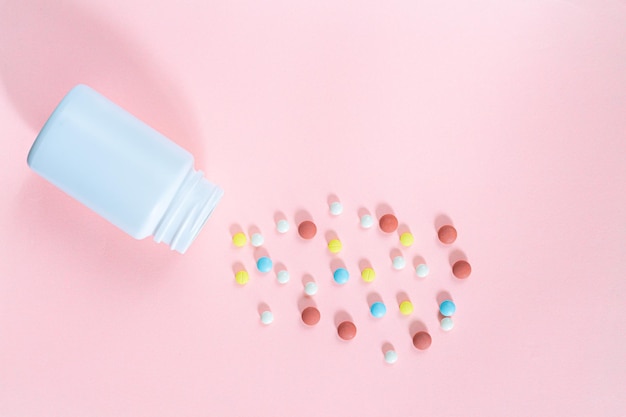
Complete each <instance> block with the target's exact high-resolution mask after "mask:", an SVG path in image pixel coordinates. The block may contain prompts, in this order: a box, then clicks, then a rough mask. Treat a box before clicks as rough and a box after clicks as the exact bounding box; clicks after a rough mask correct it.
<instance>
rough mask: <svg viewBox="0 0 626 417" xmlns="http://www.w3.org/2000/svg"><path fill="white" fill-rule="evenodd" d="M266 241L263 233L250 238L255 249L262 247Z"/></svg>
mask: <svg viewBox="0 0 626 417" xmlns="http://www.w3.org/2000/svg"><path fill="white" fill-rule="evenodd" d="M264 241H265V239H264V238H263V235H262V234H261V233H255V234H253V235H252V236H250V243H251V244H252V246H254V247H255V248H258V247H259V246H261V245H262V244H263V242H264Z"/></svg>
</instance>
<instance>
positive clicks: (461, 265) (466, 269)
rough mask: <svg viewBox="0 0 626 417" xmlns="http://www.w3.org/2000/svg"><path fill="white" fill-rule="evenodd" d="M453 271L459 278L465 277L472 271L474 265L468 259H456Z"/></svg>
mask: <svg viewBox="0 0 626 417" xmlns="http://www.w3.org/2000/svg"><path fill="white" fill-rule="evenodd" d="M452 273H453V274H454V276H455V277H457V278H459V279H465V278H467V277H469V276H470V274H471V273H472V266H471V265H470V264H469V262H467V261H456V262H455V263H454V265H452Z"/></svg>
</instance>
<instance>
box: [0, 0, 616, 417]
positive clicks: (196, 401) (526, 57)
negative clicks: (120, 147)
mask: <svg viewBox="0 0 626 417" xmlns="http://www.w3.org/2000/svg"><path fill="white" fill-rule="evenodd" d="M53 4H54V6H53ZM0 80H1V82H0V132H1V138H2V139H1V141H0V143H1V147H2V148H1V149H0V158H1V161H2V164H1V165H0V166H1V168H0V169H1V172H0V186H1V189H2V194H3V197H2V199H1V203H0V230H1V231H2V234H1V236H2V239H0V415H1V416H3V417H5V416H7V417H8V416H28V417H36V416H48V417H49V416H77V417H78V416H129V417H130V416H135V417H137V416H152V417H155V416H156V417H158V416H300V417H307V416H339V415H343V416H386V415H387V416H388V415H398V416H414V415H424V416H454V417H458V416H478V417H490V416H551V417H552V416H570V417H572V416H581V417H582V416H624V415H626V396H625V395H624V392H626V353H625V351H626V330H625V326H624V318H625V317H626V303H625V302H624V296H625V295H626V192H625V184H626V164H625V160H626V2H625V1H624V0H558V1H557V0H554V1H548V0H543V1H539V0H524V1H522V0H518V1H513V0H510V1H503V0H478V1H469V2H468V1H457V0H447V1H440V0H437V1H435V0H432V1H426V0H413V1H388V2H379V1H369V0H354V1H340V2H338V1H326V0H322V1H301V0H295V1H294V0H289V1H287V0H284V1H257V0H254V1H252V0H241V1H232V2H230V1H229V2H227V1H221V2H218V1H199V0H198V1H176V2H174V1H172V2H164V1H154V0H107V1H100V2H95V1H89V0H84V1H82V2H68V1H59V2H52V1H45V0H31V1H22V0H0ZM78 82H83V83H87V84H89V85H91V86H93V87H94V88H96V89H98V90H100V91H101V92H103V93H104V94H105V95H107V96H108V97H110V98H111V99H113V100H114V101H116V102H118V103H119V104H121V105H122V106H124V107H125V108H127V109H129V110H130V111H131V112H132V113H134V114H136V115H137V116H139V117H140V118H141V119H143V120H145V121H146V122H148V123H149V124H151V125H152V126H154V127H155V128H157V129H159V130H161V131H162V132H163V133H165V134H166V135H168V136H169V137H171V138H172V139H174V140H175V141H177V142H178V143H180V144H181V145H183V146H184V147H186V148H188V149H189V150H191V151H192V152H193V153H194V154H195V155H196V158H197V166H198V168H201V169H203V170H204V171H205V172H206V173H207V176H208V177H209V178H210V179H212V180H213V181H215V182H216V183H218V184H220V185H221V186H222V187H223V188H224V189H225V190H226V196H225V198H224V200H223V202H222V203H221V205H220V206H219V207H218V209H217V211H216V212H215V214H214V216H213V218H212V219H211V220H210V222H209V223H208V224H207V226H206V228H205V229H204V230H203V232H202V233H201V235H200V237H199V238H198V240H197V241H196V242H195V243H194V245H193V246H192V247H191V249H190V250H189V252H188V253H187V254H186V255H184V256H180V255H178V254H176V253H173V252H170V251H169V249H168V248H167V247H166V246H165V245H162V244H156V243H153V242H152V241H151V240H145V241H139V242H137V241H134V240H133V239H132V238H129V237H127V236H126V235H125V234H124V233H123V232H121V231H119V230H117V229H115V228H114V227H112V226H110V225H109V224H107V223H106V222H105V221H104V220H102V219H100V218H99V217H97V216H96V215H94V214H93V213H91V212H90V211H88V210H87V209H85V208H83V207H82V206H80V205H79V204H77V203H75V202H74V201H73V200H71V199H70V198H69V197H67V196H66V195H64V194H62V193H61V192H60V191H58V190H57V189H55V188H54V187H52V186H51V185H50V184H48V183H46V182H45V181H44V180H42V179H41V178H39V177H37V176H36V175H35V174H34V173H33V172H31V171H30V170H29V169H28V168H27V166H26V154H27V152H28V149H29V147H30V145H31V143H32V141H33V139H34V137H35V135H36V133H37V131H38V129H39V128H40V127H41V126H42V124H43V122H44V121H45V119H46V117H47V115H48V114H49V113H50V111H51V110H52V108H53V107H54V105H55V104H56V103H57V102H58V100H59V99H60V98H61V97H62V96H63V94H64V93H65V92H66V91H67V90H68V89H69V88H70V87H72V86H73V85H74V84H76V83H78ZM331 194H336V195H337V196H339V197H340V199H341V200H342V202H343V203H344V207H345V212H344V214H343V215H342V216H340V217H339V218H331V216H330V215H329V214H328V206H327V199H328V197H329V195H331ZM383 205H388V206H390V207H391V208H392V209H393V210H394V212H395V213H396V214H397V215H398V217H399V219H400V221H401V222H402V223H404V224H406V225H407V226H409V227H410V228H411V230H412V231H413V233H414V234H415V236H416V243H415V245H413V247H411V248H410V249H409V250H406V251H405V254H406V256H407V258H408V259H409V263H410V264H411V265H410V266H409V267H407V269H406V270H404V271H401V272H396V271H393V270H392V269H391V267H390V260H389V254H390V251H391V250H392V249H394V248H398V247H399V245H398V241H397V239H396V237H394V236H391V237H390V236H383V235H382V234H381V233H380V232H379V231H378V230H369V231H363V230H360V229H359V227H358V226H357V222H358V218H357V214H356V213H357V211H358V210H359V209H360V208H362V207H365V208H367V209H369V210H370V211H371V212H372V213H376V210H377V209H379V208H380V207H381V206H383ZM300 210H306V211H308V212H309V213H310V214H311V215H312V216H313V217H314V218H315V219H316V221H317V222H318V225H319V229H320V234H319V235H318V236H317V238H316V239H315V240H314V241H312V242H308V243H305V242H302V241H300V240H299V239H298V238H297V237H296V235H295V234H294V228H293V222H294V216H295V215H296V213H298V212H299V211H300ZM277 211H281V212H283V213H284V214H285V215H287V217H288V219H289V220H290V221H291V222H292V231H291V232H290V233H289V234H288V235H286V236H279V235H278V234H277V233H276V232H275V230H274V215H275V213H276V212H277ZM444 215H445V216H448V217H449V218H450V219H452V221H453V222H454V224H455V225H456V226H457V228H458V230H459V239H458V240H457V242H456V243H455V245H453V246H452V247H451V248H446V247H443V246H442V245H440V244H438V243H437V242H436V239H435V223H436V222H437V221H438V219H440V218H441V216H444ZM237 225H239V226H240V227H243V228H244V229H245V230H248V228H249V227H252V226H255V227H258V228H260V229H261V230H262V231H263V232H264V234H265V236H266V245H265V248H266V250H267V251H268V252H269V254H270V255H271V256H272V257H273V258H274V259H275V260H276V261H279V262H281V263H283V264H284V265H285V266H286V267H287V268H288V269H289V271H290V272H291V277H292V278H291V281H290V282H289V283H288V284H287V285H285V286H280V285H279V284H277V282H276V279H275V274H274V273H273V272H272V273H270V274H266V275H261V274H259V273H258V272H256V271H255V270H254V263H253V262H254V252H253V251H252V248H250V247H246V248H243V249H236V248H234V247H233V246H232V244H231V243H230V236H231V235H230V233H231V230H232V229H234V228H235V227H236V226H237ZM328 231H333V232H336V233H338V234H339V236H340V237H341V238H342V240H343V242H344V246H345V250H344V252H343V253H342V254H341V259H342V260H343V261H344V262H345V264H346V266H347V267H348V269H349V270H350V271H351V273H352V279H351V281H350V282H349V283H348V284H347V285H346V286H345V287H341V288H338V287H337V286H335V285H333V283H332V280H331V277H330V263H331V260H332V257H331V256H330V255H329V254H328V253H327V251H326V249H325V241H324V236H325V233H326V232H328ZM417 256H423V257H424V258H425V259H426V260H427V262H428V264H429V265H430V268H431V271H432V272H431V275H430V276H429V277H428V278H426V279H423V280H420V279H418V278H417V277H416V276H415V274H414V272H413V268H412V263H413V259H414V258H415V257H417ZM458 256H467V258H468V259H469V260H470V261H471V262H472V265H473V267H474V273H473V275H472V276H471V277H470V279H468V280H466V281H459V280H456V279H454V278H452V277H451V275H450V272H449V271H450V266H449V262H450V259H451V258H455V257H458ZM361 259H366V260H368V261H369V262H371V263H372V265H374V267H375V268H376V270H377V271H378V279H377V280H376V281H375V282H374V283H372V284H370V285H366V284H364V283H363V282H362V281H361V280H360V278H358V276H357V275H358V266H359V265H358V264H359V261H360V260H361ZM237 263H241V264H243V265H244V266H245V267H246V268H247V269H248V270H249V271H250V273H251V281H250V283H249V284H248V285H247V286H245V287H243V288H242V287H238V286H237V285H236V284H234V280H233V266H234V265H236V264H237ZM305 274H310V275H312V276H313V277H314V278H315V279H316V280H317V282H318V283H319V286H320V292H319V293H318V294H317V295H316V296H315V297H314V302H315V303H316V304H317V305H318V306H319V308H320V310H321V312H322V320H321V322H320V323H319V324H318V326H316V327H315V328H304V326H303V325H302V323H301V322H300V320H299V308H301V306H302V305H303V304H305V303H306V302H310V300H308V301H307V300H306V299H304V298H303V296H302V277H303V276H304V275H305ZM401 291H404V292H406V293H407V294H408V295H409V296H410V298H411V299H412V300H413V302H414V304H415V307H416V310H415V312H414V314H413V315H412V316H411V317H409V318H406V317H403V316H400V315H399V313H398V310H397V303H396V297H397V294H398V293H399V292H401ZM445 292H448V293H449V294H450V295H451V296H452V297H453V299H454V300H455V301H456V303H457V307H458V311H457V314H456V316H455V323H456V327H455V329H454V330H453V331H452V332H450V333H444V332H443V331H441V330H440V329H439V327H438V322H437V298H438V297H440V296H441V295H442V294H443V293H445ZM372 297H381V298H382V299H383V300H384V301H385V302H386V303H387V306H388V309H389V312H388V314H387V316H386V317H385V318H383V319H381V320H375V319H373V318H371V317H370V316H369V313H368V310H367V300H368V298H370V299H371V298H372ZM260 303H266V304H267V305H269V306H270V307H271V309H272V311H273V312H274V315H275V321H274V323H273V324H272V325H271V326H268V327H264V326H262V325H261V324H260V323H259V319H258V311H257V310H258V307H259V305H260ZM340 312H346V313H348V314H350V315H351V316H352V317H353V319H354V320H355V322H356V323H357V326H358V328H359V333H358V335H357V338H356V339H354V340H353V341H352V342H350V343H345V342H342V341H340V340H339V339H338V338H337V337H336V334H335V320H336V315H337V314H338V313H340ZM418 321H419V322H421V324H422V325H424V326H426V327H427V328H428V329H429V331H430V332H431V333H432V335H433V345H432V347H431V348H430V350H428V351H426V352H418V351H416V350H415V349H414V348H413V347H412V345H411V331H412V330H414V329H415V328H416V326H418V324H416V323H417V322H418ZM385 343H390V344H392V345H393V346H394V347H395V349H396V350H397V352H398V354H399V361H398V362H397V363H396V364H395V365H393V366H389V365H387V364H385V363H384V361H383V354H382V347H383V345H384V344H385Z"/></svg>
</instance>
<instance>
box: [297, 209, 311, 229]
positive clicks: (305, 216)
mask: <svg viewBox="0 0 626 417" xmlns="http://www.w3.org/2000/svg"><path fill="white" fill-rule="evenodd" d="M294 219H295V220H296V226H297V225H299V224H300V223H302V222H304V221H307V220H308V221H310V222H312V221H313V216H311V213H309V212H308V211H307V210H304V209H300V210H298V211H296V214H295V215H294Z"/></svg>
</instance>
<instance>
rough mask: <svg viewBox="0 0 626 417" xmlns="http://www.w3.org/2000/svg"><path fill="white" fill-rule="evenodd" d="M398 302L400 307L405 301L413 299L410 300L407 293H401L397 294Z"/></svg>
mask: <svg viewBox="0 0 626 417" xmlns="http://www.w3.org/2000/svg"><path fill="white" fill-rule="evenodd" d="M396 301H397V302H398V305H400V304H402V303H403V302H405V301H411V299H410V298H409V294H407V293H406V292H405V291H400V292H398V293H397V294H396Z"/></svg>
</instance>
